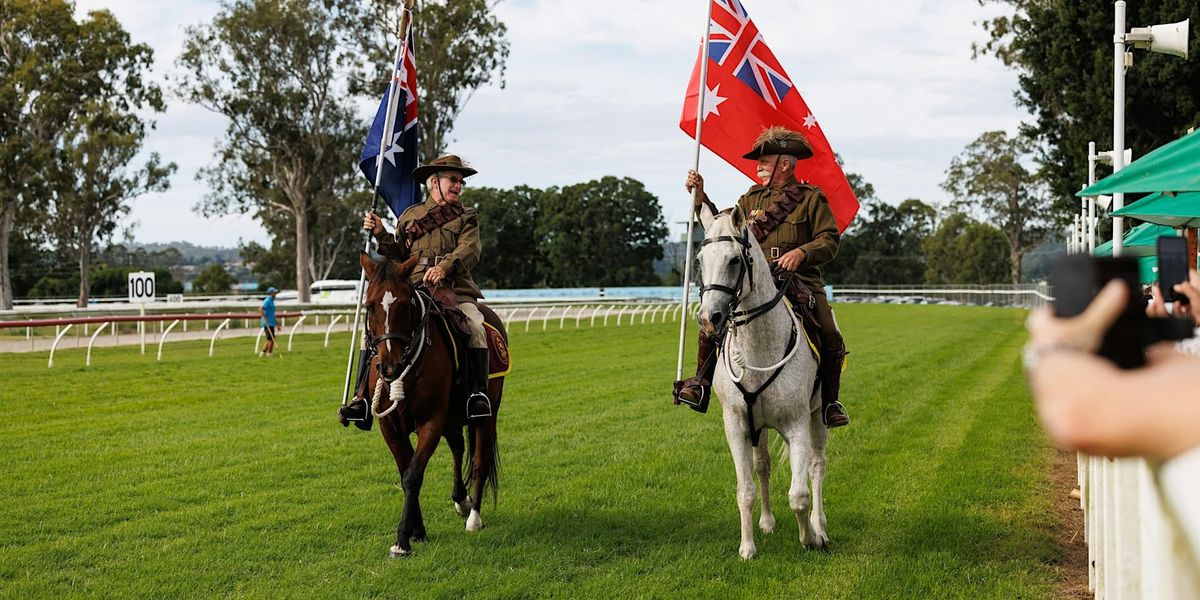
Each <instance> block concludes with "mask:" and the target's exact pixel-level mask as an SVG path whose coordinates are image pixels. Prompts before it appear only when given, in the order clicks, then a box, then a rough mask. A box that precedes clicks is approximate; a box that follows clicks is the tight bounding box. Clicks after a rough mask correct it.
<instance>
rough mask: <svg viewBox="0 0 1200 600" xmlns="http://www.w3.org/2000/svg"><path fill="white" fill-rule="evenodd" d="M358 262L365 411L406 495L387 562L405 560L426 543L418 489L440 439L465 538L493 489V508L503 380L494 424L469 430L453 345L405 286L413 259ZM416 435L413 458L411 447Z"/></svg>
mask: <svg viewBox="0 0 1200 600" xmlns="http://www.w3.org/2000/svg"><path fill="white" fill-rule="evenodd" d="M359 262H361V263H362V267H363V269H364V270H365V271H366V274H367V278H368V284H367V290H366V294H365V296H364V298H363V307H364V308H365V309H366V311H367V332H368V333H367V335H368V342H367V344H368V346H369V348H368V353H369V354H373V355H374V359H373V360H372V364H373V365H374V367H375V368H374V369H371V370H370V373H369V375H368V380H367V387H366V390H371V391H373V392H372V393H373V395H372V396H371V397H372V400H373V401H372V403H371V410H372V411H374V414H375V416H376V417H378V418H379V429H380V431H381V432H382V433H383V439H384V441H386V442H387V445H388V448H390V449H391V451H392V456H393V457H394V458H395V459H396V468H397V469H398V470H399V471H400V482H401V486H402V487H403V489H404V511H403V513H402V514H401V517H400V525H399V527H397V529H396V544H395V545H394V546H392V547H391V555H392V556H393V557H399V556H407V555H409V554H410V553H411V552H412V543H411V542H412V540H414V539H415V540H424V539H425V537H426V532H425V523H424V520H423V519H422V517H421V501H420V496H421V485H422V483H423V481H424V479H425V467H426V466H428V464H429V458H430V457H431V456H432V455H433V451H434V450H435V449H436V448H437V445H438V439H439V438H442V437H444V438H446V444H447V445H449V446H450V452H451V453H452V454H453V455H454V456H453V458H454V482H453V489H452V491H451V493H450V498H451V500H453V501H454V508H455V510H456V511H457V512H458V514H459V515H460V516H463V517H467V522H466V530H467V531H478V530H479V529H481V528H482V527H483V520H482V518H481V517H480V514H479V510H480V508H481V506H482V505H483V493H484V490H485V488H490V489H491V492H492V499H493V503H494V502H495V498H496V493H497V490H498V479H497V477H498V475H499V473H498V471H499V463H500V459H499V453H498V451H497V446H496V415H498V414H499V412H500V396H501V393H502V391H503V389H504V378H503V377H497V378H494V379H491V380H490V381H489V382H488V391H487V394H488V398H489V399H491V403H492V416H490V417H488V418H486V419H480V420H473V421H471V422H470V423H468V422H467V419H466V402H465V398H466V394H465V393H464V389H465V388H464V386H463V385H462V384H461V383H460V382H458V381H456V378H455V363H456V361H458V360H459V358H458V357H456V356H455V347H456V344H458V343H457V342H456V341H455V340H453V339H452V337H451V336H452V334H451V333H450V330H449V328H448V327H447V326H446V323H445V321H444V320H443V318H442V317H441V316H439V315H438V314H435V306H434V301H433V299H432V298H431V297H430V295H429V294H428V293H427V292H426V291H425V290H424V289H422V288H418V287H414V286H413V285H412V284H411V283H409V278H410V276H411V275H412V271H413V268H414V267H415V266H416V264H417V257H416V256H412V257H410V258H408V259H407V260H405V261H397V260H394V259H388V258H384V259H383V260H382V261H380V262H375V261H374V260H373V259H372V258H371V257H370V256H369V255H368V254H367V253H365V252H363V253H362V255H361V256H360V259H359ZM479 309H480V311H481V312H483V314H484V318H485V320H486V321H487V322H488V323H489V324H491V325H492V326H493V327H495V328H496V329H497V330H498V331H499V332H500V334H501V335H503V336H504V337H505V339H507V334H506V333H505V332H504V327H503V324H502V323H501V322H500V320H499V319H498V318H497V317H496V314H495V313H494V312H492V311H491V310H489V309H487V307H485V306H480V307H479ZM458 345H460V346H461V344H458ZM464 426H465V427H466V429H467V440H469V442H470V448H469V450H468V452H467V457H468V463H467V465H466V470H467V472H468V475H469V478H470V479H469V481H468V482H469V483H473V484H474V493H473V494H472V495H470V496H468V495H467V487H466V485H465V484H464V483H463V456H464V455H463V450H464V449H463V441H464V439H463V428H464ZM414 433H415V434H416V435H417V447H416V449H415V450H414V448H413V446H412V443H411V441H410V439H409V438H410V436H411V435H412V434H414Z"/></svg>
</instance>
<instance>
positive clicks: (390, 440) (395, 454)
mask: <svg viewBox="0 0 1200 600" xmlns="http://www.w3.org/2000/svg"><path fill="white" fill-rule="evenodd" d="M400 419H401V418H400V416H399V415H396V414H395V413H392V414H390V415H388V416H386V417H383V418H382V419H379V432H380V433H382V434H383V441H384V443H386V444H387V446H388V449H389V450H391V451H392V459H393V460H395V461H396V472H397V473H399V474H400V478H401V479H403V478H404V471H405V470H406V469H408V465H409V463H411V462H412V458H413V447H412V442H411V441H409V439H408V434H406V433H405V432H404V430H403V429H402V428H401V425H400Z"/></svg>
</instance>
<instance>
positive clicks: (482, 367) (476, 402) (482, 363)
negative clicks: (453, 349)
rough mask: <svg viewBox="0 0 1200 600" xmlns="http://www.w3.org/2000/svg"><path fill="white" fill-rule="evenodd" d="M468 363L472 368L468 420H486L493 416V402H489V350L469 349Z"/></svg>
mask: <svg viewBox="0 0 1200 600" xmlns="http://www.w3.org/2000/svg"><path fill="white" fill-rule="evenodd" d="M467 357H468V360H467V362H468V363H470V364H469V368H470V375H471V381H470V387H471V395H470V396H469V397H468V398H467V420H469V421H470V420H476V419H486V418H487V417H490V416H492V402H491V401H490V400H488V397H487V388H488V367H489V366H490V365H489V364H488V351H487V348H468V349H467Z"/></svg>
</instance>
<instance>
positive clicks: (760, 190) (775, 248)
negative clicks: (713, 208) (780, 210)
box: [737, 179, 841, 293]
mask: <svg viewBox="0 0 1200 600" xmlns="http://www.w3.org/2000/svg"><path fill="white" fill-rule="evenodd" d="M784 189H790V190H792V191H793V193H800V194H801V195H802V196H803V198H804V199H803V200H801V201H800V204H799V206H797V207H796V209H795V210H793V211H792V213H791V214H790V215H788V216H787V218H786V219H784V222H783V223H780V225H779V227H776V228H775V231H772V232H771V233H770V235H768V236H767V239H765V240H763V241H762V244H761V245H762V249H763V252H765V253H766V255H767V260H768V261H769V262H774V261H775V260H776V259H777V258H779V257H780V256H783V255H784V254H787V253H788V252H791V251H792V250H795V249H796V248H803V249H804V260H803V261H801V262H800V266H799V267H797V268H796V274H797V275H799V276H800V279H801V280H802V281H804V283H805V285H807V286H808V287H809V288H810V289H812V290H813V291H814V292H821V293H824V291H825V290H824V288H825V281H824V276H823V275H822V273H821V265H824V264H826V263H828V262H830V261H832V260H833V258H834V257H835V256H837V251H838V244H839V243H840V241H841V236H840V235H839V234H838V227H837V221H836V220H835V219H834V218H833V211H832V210H831V209H830V208H829V201H828V200H826V199H825V194H824V193H823V192H821V190H820V188H817V187H816V186H812V185H809V184H806V183H798V182H796V180H795V179H793V180H792V181H790V182H788V183H786V184H784V185H782V186H779V187H767V186H764V185H755V186H752V187H751V188H750V189H749V190H747V191H746V193H745V194H742V196H741V197H740V198H738V201H737V204H738V206H740V207H742V211H743V212H745V213H746V217H747V218H748V219H750V220H753V219H754V218H755V217H757V216H758V215H759V214H761V211H764V210H766V209H767V207H768V206H770V205H771V203H772V202H774V201H775V199H776V198H778V197H779V196H780V195H781V194H783V191H784Z"/></svg>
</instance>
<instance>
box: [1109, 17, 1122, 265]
mask: <svg viewBox="0 0 1200 600" xmlns="http://www.w3.org/2000/svg"><path fill="white" fill-rule="evenodd" d="M1115 7H1116V10H1115V11H1114V18H1113V145H1112V151H1113V152H1112V165H1113V173H1116V172H1117V171H1120V170H1121V169H1123V168H1125V0H1117V1H1116V3H1115ZM1124 207H1125V194H1122V193H1114V194H1113V201H1112V210H1114V211H1117V210H1121V209H1122V208H1124ZM1124 230H1125V219H1122V218H1121V217H1113V256H1120V255H1121V253H1122V251H1123V250H1124V244H1123V243H1122V242H1123V240H1122V239H1121V238H1122V236H1123V235H1124V233H1125V231H1124Z"/></svg>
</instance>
